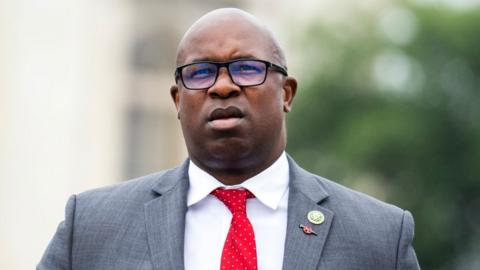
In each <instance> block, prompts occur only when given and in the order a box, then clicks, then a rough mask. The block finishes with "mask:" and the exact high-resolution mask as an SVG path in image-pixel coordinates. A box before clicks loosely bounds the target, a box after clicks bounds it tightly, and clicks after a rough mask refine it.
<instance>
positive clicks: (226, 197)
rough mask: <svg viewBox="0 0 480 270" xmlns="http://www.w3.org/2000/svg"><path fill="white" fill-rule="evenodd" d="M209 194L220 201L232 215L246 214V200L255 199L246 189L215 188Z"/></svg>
mask: <svg viewBox="0 0 480 270" xmlns="http://www.w3.org/2000/svg"><path fill="white" fill-rule="evenodd" d="M211 194H212V195H214V196H215V197H217V198H218V199H219V200H220V201H222V202H223V203H224V204H225V205H226V206H227V208H228V209H229V210H230V212H232V213H237V212H242V213H246V203H247V199H250V198H253V197H255V196H254V195H253V194H252V193H251V192H250V191H249V190H247V189H223V188H217V189H215V190H214V191H212V193H211Z"/></svg>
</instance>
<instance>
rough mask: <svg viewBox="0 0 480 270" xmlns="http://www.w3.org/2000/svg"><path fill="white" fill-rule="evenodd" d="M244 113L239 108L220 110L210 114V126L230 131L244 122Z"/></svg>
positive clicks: (231, 107) (232, 107)
mask: <svg viewBox="0 0 480 270" xmlns="http://www.w3.org/2000/svg"><path fill="white" fill-rule="evenodd" d="M244 116H245V115H244V113H243V112H242V111H241V110H240V109H239V108H237V107H234V106H230V107H227V108H226V109H222V108H218V109H215V110H213V111H212V113H210V116H209V117H208V124H209V125H210V126H211V127H212V128H214V129H220V130H222V129H223V130H224V129H230V128H233V127H235V126H237V125H238V124H240V122H241V121H242V119H243V117H244Z"/></svg>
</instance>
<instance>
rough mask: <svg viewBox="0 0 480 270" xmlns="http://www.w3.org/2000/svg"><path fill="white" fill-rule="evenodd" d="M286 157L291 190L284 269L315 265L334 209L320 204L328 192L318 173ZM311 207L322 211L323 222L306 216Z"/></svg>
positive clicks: (311, 209) (305, 267) (318, 259)
mask: <svg viewBox="0 0 480 270" xmlns="http://www.w3.org/2000/svg"><path fill="white" fill-rule="evenodd" d="M288 161H289V164H290V191H289V198H288V221H287V235H286V239H285V251H284V254H285V255H284V259H283V269H284V270H293V269H316V268H317V266H318V264H319V261H320V256H321V254H322V251H323V246H324V245H325V242H326V239H327V236H328V233H329V231H330V226H331V224H332V220H333V216H334V213H333V212H332V211H330V210H329V209H326V208H324V207H322V206H321V204H322V202H323V201H325V200H326V199H327V198H328V193H327V192H326V190H325V189H324V188H323V186H322V184H321V182H320V180H319V179H318V177H317V176H314V175H313V174H311V173H309V172H307V171H305V170H303V169H302V168H300V167H299V166H298V165H297V164H296V163H295V162H294V161H293V159H292V158H291V157H288ZM313 210H315V211H320V212H321V213H323V215H324V217H325V221H324V222H323V223H322V224H318V225H317V224H312V223H310V222H309V220H308V219H307V214H308V213H309V212H310V211H313ZM300 225H305V226H310V227H311V228H312V229H313V231H314V232H315V233H316V234H317V235H313V234H306V233H304V232H303V230H302V229H301V228H300Z"/></svg>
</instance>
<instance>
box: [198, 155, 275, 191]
mask: <svg viewBox="0 0 480 270" xmlns="http://www.w3.org/2000/svg"><path fill="white" fill-rule="evenodd" d="M282 153H283V150H281V151H279V152H278V153H276V154H275V155H272V156H271V157H270V158H267V159H262V160H261V162H255V163H252V162H251V161H250V162H248V163H246V162H242V161H236V162H228V163H226V162H221V163H218V164H214V165H213V166H212V164H208V165H210V166H207V164H205V163H204V162H201V161H199V160H196V159H194V158H193V157H191V159H192V161H193V162H194V163H195V165H197V166H198V167H199V168H201V169H202V170H204V171H206V172H207V173H209V174H210V175H212V176H213V177H215V179H217V180H218V181H220V182H221V183H223V184H225V185H229V186H230V185H238V184H241V183H243V182H245V181H246V180H247V179H250V178H252V177H253V176H255V175H257V174H259V173H261V172H262V171H264V170H265V169H267V168H268V167H270V166H271V165H272V164H273V163H274V162H275V161H276V160H277V159H278V158H279V157H280V155H281V154H282ZM249 163H250V164H249ZM239 164H244V165H246V166H239Z"/></svg>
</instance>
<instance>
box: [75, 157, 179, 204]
mask: <svg viewBox="0 0 480 270" xmlns="http://www.w3.org/2000/svg"><path fill="white" fill-rule="evenodd" d="M177 169H178V167H175V168H172V169H168V170H164V171H160V172H156V173H152V174H149V175H144V176H141V177H138V178H134V179H131V180H127V181H124V182H121V183H117V184H114V185H110V186H106V187H101V188H96V189H92V190H88V191H84V192H82V193H80V194H78V195H76V197H77V206H79V205H83V206H88V205H90V206H95V207H98V206H101V205H103V204H116V205H117V206H118V205H122V204H142V205H143V203H145V202H147V201H149V200H151V199H153V198H155V197H156V193H155V192H154V191H153V187H154V186H156V185H161V183H162V180H163V176H164V175H166V174H167V173H169V172H171V171H174V170H177Z"/></svg>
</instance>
